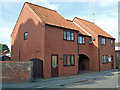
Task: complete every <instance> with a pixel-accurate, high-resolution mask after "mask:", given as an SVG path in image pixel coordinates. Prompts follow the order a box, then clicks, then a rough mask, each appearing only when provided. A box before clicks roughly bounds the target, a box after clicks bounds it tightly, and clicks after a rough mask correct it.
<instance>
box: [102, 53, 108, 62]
mask: <svg viewBox="0 0 120 90" xmlns="http://www.w3.org/2000/svg"><path fill="white" fill-rule="evenodd" d="M102 63H103V64H105V63H108V56H107V55H103V56H102Z"/></svg>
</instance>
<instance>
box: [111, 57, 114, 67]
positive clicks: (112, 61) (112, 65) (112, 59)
mask: <svg viewBox="0 0 120 90" xmlns="http://www.w3.org/2000/svg"><path fill="white" fill-rule="evenodd" d="M111 68H112V69H114V57H113V55H112V56H111Z"/></svg>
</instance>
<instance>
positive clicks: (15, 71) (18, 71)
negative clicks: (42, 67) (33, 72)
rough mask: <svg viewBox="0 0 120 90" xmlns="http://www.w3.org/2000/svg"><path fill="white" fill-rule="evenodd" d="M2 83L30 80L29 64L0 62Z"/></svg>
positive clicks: (23, 62)
mask: <svg viewBox="0 0 120 90" xmlns="http://www.w3.org/2000/svg"><path fill="white" fill-rule="evenodd" d="M0 63H1V64H2V77H0V78H2V82H27V81H29V80H30V63H29V62H25V61H22V62H20V61H0Z"/></svg>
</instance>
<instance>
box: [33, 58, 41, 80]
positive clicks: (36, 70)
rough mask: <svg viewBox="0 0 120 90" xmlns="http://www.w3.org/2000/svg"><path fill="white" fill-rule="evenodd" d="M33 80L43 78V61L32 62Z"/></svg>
mask: <svg viewBox="0 0 120 90" xmlns="http://www.w3.org/2000/svg"><path fill="white" fill-rule="evenodd" d="M33 78H43V61H42V60H40V59H35V60H33Z"/></svg>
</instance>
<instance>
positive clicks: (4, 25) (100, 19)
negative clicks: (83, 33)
mask: <svg viewBox="0 0 120 90" xmlns="http://www.w3.org/2000/svg"><path fill="white" fill-rule="evenodd" d="M23 1H24V0H23ZM108 1H109V0H106V2H105V1H102V2H100V0H99V2H98V1H95V0H94V2H91V1H90V0H89V2H87V0H86V2H83V1H80V0H79V2H76V0H74V2H72V1H71V2H50V1H46V0H45V1H44V2H38V1H37V2H36V1H30V2H31V3H34V4H37V5H40V6H44V7H47V8H50V9H53V10H56V11H57V12H58V13H59V14H61V15H62V16H63V17H64V18H66V19H70V20H72V19H73V18H74V17H79V18H82V19H85V20H88V21H91V22H93V19H94V18H95V24H96V25H98V26H99V27H100V28H102V29H103V30H105V31H106V32H107V33H109V34H110V35H112V36H113V37H115V38H116V42H117V40H118V2H117V1H115V0H114V1H115V2H113V1H111V2H110V1H109V2H108ZM23 4H24V2H21V1H19V0H18V1H17V2H15V1H14V0H13V1H11V2H8V1H7V0H5V1H4V0H2V1H0V43H3V44H7V45H8V46H9V48H10V49H11V37H10V35H11V33H12V31H13V28H14V26H15V24H16V21H17V19H18V16H19V14H20V11H21V9H22V6H23ZM93 13H95V15H93Z"/></svg>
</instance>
